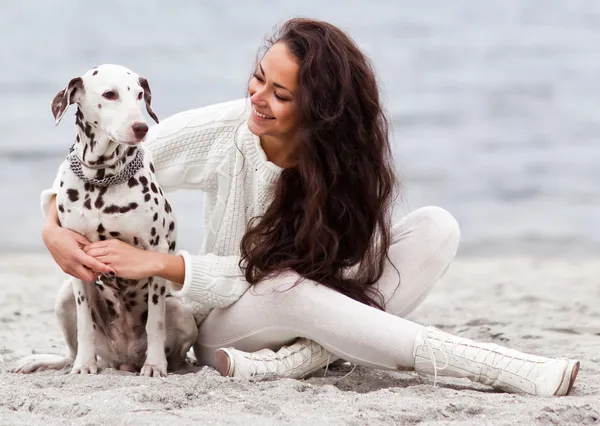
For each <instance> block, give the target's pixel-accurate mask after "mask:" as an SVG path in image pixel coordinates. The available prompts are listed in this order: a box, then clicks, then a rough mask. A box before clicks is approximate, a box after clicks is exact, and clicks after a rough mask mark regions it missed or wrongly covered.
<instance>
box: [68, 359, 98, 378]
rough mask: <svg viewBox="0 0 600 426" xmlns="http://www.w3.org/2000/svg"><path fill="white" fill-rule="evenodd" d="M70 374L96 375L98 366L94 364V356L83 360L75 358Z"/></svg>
mask: <svg viewBox="0 0 600 426" xmlns="http://www.w3.org/2000/svg"><path fill="white" fill-rule="evenodd" d="M71 374H98V364H96V356H95V355H94V356H90V357H85V358H79V357H77V358H75V362H74V363H73V368H72V369H71Z"/></svg>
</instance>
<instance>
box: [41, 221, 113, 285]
mask: <svg viewBox="0 0 600 426" xmlns="http://www.w3.org/2000/svg"><path fill="white" fill-rule="evenodd" d="M42 240H43V241H44V244H45V245H46V247H47V248H48V250H49V251H50V254H52V257H53V258H54V261H55V262H56V263H57V264H58V266H59V267H60V269H62V270H63V271H64V272H65V273H66V274H69V275H71V276H73V277H75V278H79V279H80V280H82V281H86V282H92V281H95V280H96V279H97V278H98V274H99V273H101V272H104V273H107V274H108V273H111V272H114V271H113V270H112V268H110V267H109V266H107V265H106V264H104V263H102V262H101V261H99V260H97V259H94V258H93V257H92V256H90V255H87V254H86V253H85V252H84V251H83V250H82V247H84V246H85V245H87V244H90V242H89V240H88V239H87V238H86V237H84V236H83V235H81V234H79V233H77V232H74V231H71V230H70V229H67V228H62V227H61V226H60V225H57V224H56V223H47V224H46V225H45V226H44V228H43V230H42Z"/></svg>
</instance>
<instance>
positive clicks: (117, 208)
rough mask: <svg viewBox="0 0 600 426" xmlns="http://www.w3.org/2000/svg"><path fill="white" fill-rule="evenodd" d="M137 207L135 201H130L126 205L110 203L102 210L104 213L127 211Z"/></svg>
mask: <svg viewBox="0 0 600 426" xmlns="http://www.w3.org/2000/svg"><path fill="white" fill-rule="evenodd" d="M137 208H138V204H137V203H135V202H131V203H129V204H128V205H127V206H117V205H115V204H111V205H110V206H108V207H106V208H105V209H104V210H102V211H103V212H104V213H106V214H114V213H127V212H128V211H130V210H135V209H137Z"/></svg>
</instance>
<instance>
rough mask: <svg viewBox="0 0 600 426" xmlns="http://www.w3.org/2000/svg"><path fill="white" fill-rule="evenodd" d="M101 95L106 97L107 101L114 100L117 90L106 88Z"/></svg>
mask: <svg viewBox="0 0 600 426" xmlns="http://www.w3.org/2000/svg"><path fill="white" fill-rule="evenodd" d="M102 96H103V97H104V98H106V99H108V100H109V101H114V100H115V99H117V97H118V96H117V92H115V91H113V90H107V91H106V92H104V93H103V94H102Z"/></svg>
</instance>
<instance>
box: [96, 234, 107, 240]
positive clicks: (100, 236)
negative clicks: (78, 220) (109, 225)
mask: <svg viewBox="0 0 600 426" xmlns="http://www.w3.org/2000/svg"><path fill="white" fill-rule="evenodd" d="M98 239H99V240H100V241H105V240H106V235H98Z"/></svg>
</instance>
